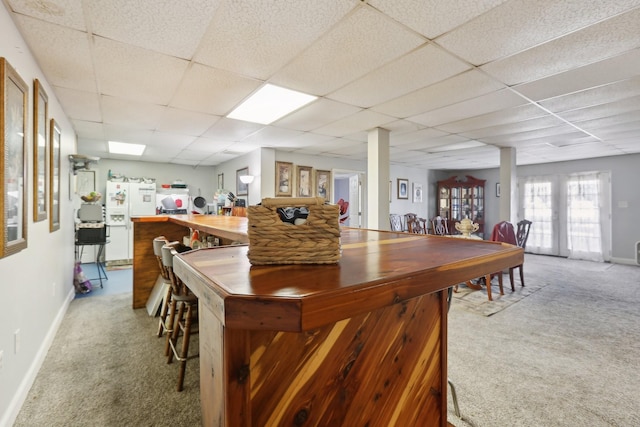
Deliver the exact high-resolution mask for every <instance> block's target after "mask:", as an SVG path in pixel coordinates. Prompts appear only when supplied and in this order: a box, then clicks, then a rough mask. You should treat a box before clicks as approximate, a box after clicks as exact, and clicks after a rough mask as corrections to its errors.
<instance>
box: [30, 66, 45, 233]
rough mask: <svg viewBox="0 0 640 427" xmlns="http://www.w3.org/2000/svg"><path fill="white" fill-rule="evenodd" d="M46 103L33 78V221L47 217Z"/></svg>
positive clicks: (38, 83) (41, 88)
mask: <svg viewBox="0 0 640 427" xmlns="http://www.w3.org/2000/svg"><path fill="white" fill-rule="evenodd" d="M48 105H49V97H48V96H47V93H46V92H45V90H44V88H43V87H42V85H41V84H40V80H38V79H35V80H34V81H33V222H38V221H43V220H45V219H47V204H48V200H47V199H48V198H47V180H48V179H49V174H48V171H47V168H48V164H47V163H48V161H47V160H48V159H47V152H48V150H49V135H48V129H47V125H48V123H47V115H48V111H47V110H48Z"/></svg>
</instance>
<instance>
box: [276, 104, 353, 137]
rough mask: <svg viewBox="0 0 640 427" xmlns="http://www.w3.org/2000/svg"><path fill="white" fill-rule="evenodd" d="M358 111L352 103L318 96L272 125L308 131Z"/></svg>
mask: <svg viewBox="0 0 640 427" xmlns="http://www.w3.org/2000/svg"><path fill="white" fill-rule="evenodd" d="M358 111H361V109H360V108H358V107H355V106H353V105H348V104H343V103H341V102H336V101H332V100H330V99H325V98H320V99H318V100H317V101H314V102H312V103H311V104H308V105H307V106H305V107H303V108H301V109H299V110H297V111H294V112H293V113H291V114H289V115H287V116H285V117H284V118H282V119H280V120H278V121H276V122H275V123H274V126H282V127H287V128H290V129H297V130H301V131H309V130H312V129H317V128H319V127H321V126H325V125H327V124H329V123H331V122H334V121H336V120H339V119H342V118H344V117H347V116H351V115H353V114H355V113H357V112H358Z"/></svg>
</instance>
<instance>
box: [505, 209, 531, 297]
mask: <svg viewBox="0 0 640 427" xmlns="http://www.w3.org/2000/svg"><path fill="white" fill-rule="evenodd" d="M531 224H532V222H531V221H529V220H526V219H523V220H522V221H518V223H517V224H516V227H517V229H516V245H518V246H519V247H521V248H522V249H525V248H526V247H527V239H529V230H531ZM522 266H523V264H520V265H517V266H515V267H512V268H510V269H509V280H511V290H512V291H513V290H515V288H514V286H513V270H514V269H515V268H517V269H518V270H519V273H520V284H521V285H522V286H524V272H523V270H522Z"/></svg>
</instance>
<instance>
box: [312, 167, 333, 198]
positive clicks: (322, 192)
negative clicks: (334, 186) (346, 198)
mask: <svg viewBox="0 0 640 427" xmlns="http://www.w3.org/2000/svg"><path fill="white" fill-rule="evenodd" d="M316 196H317V197H322V198H323V199H324V200H325V201H327V202H329V203H331V171H323V170H316Z"/></svg>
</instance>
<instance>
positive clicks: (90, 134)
mask: <svg viewBox="0 0 640 427" xmlns="http://www.w3.org/2000/svg"><path fill="white" fill-rule="evenodd" d="M71 123H73V128H74V130H75V131H76V132H77V134H78V141H80V140H81V139H83V140H84V139H95V140H101V141H102V142H103V143H104V147H105V148H106V146H107V143H106V141H105V136H104V125H103V124H102V123H98V122H93V121H91V122H88V121H85V120H71Z"/></svg>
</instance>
